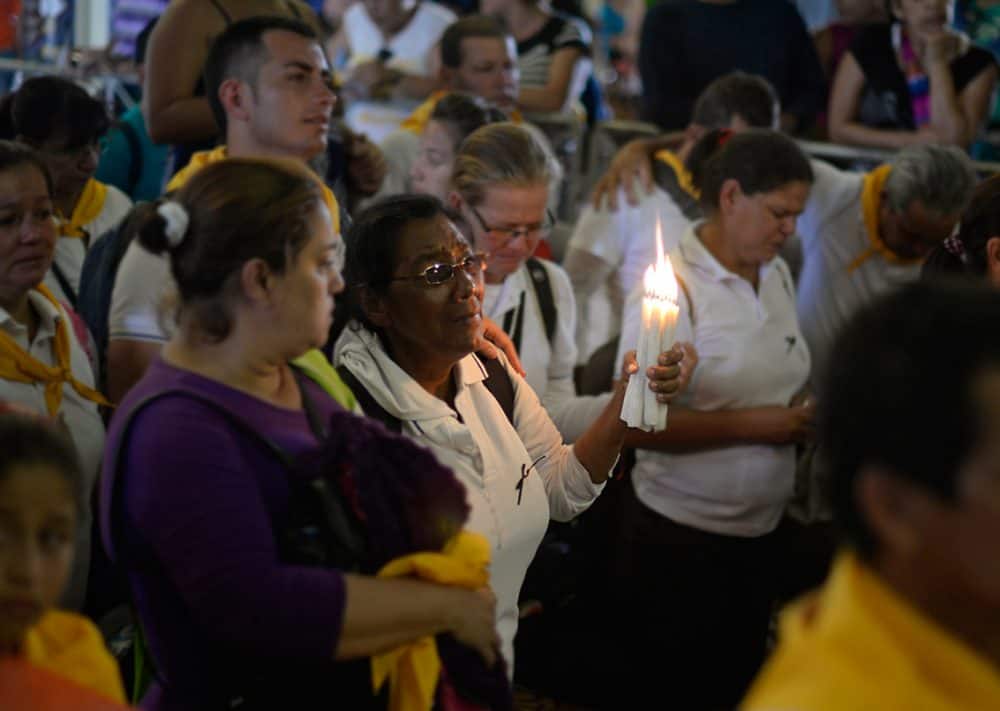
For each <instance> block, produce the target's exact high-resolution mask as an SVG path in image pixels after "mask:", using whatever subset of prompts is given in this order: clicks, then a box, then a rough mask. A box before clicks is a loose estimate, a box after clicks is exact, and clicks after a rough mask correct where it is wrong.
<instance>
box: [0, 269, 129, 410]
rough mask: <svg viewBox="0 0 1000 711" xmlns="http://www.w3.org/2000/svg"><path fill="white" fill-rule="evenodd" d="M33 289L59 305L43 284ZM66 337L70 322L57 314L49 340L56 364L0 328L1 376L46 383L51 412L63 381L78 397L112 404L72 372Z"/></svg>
mask: <svg viewBox="0 0 1000 711" xmlns="http://www.w3.org/2000/svg"><path fill="white" fill-rule="evenodd" d="M35 289H36V291H38V293H40V294H41V295H42V296H44V297H45V299H46V300H47V301H48V302H49V303H51V304H52V305H53V306H55V307H56V309H58V308H59V302H58V301H56V297H54V296H53V295H52V292H51V291H49V290H48V289H47V288H46V287H45V285H44V284H39V285H38V286H37V287H35ZM69 338H70V336H69V324H67V323H66V319H65V318H60V319H59V321H58V322H57V323H56V337H55V340H54V341H53V342H52V351H53V353H52V355H53V356H54V358H55V361H56V364H55V365H45V363H42V362H41V361H40V360H38V359H37V358H35V357H34V356H32V355H31V354H30V353H28V352H27V351H25V350H24V349H23V348H21V346H19V345H18V343H17V341H15V340H14V339H13V338H11V337H10V335H8V334H7V333H4V332H3V331H0V378H3V379H4V380H12V381H14V382H16V383H45V406H46V407H47V408H48V410H49V415H50V416H55V415H56V413H58V412H59V405H60V404H62V397H63V383H69V384H70V385H71V386H72V387H73V389H74V390H76V392H77V393H79V394H80V396H81V397H83V398H86V399H87V400H90V401H91V402H96V403H97V404H98V405H106V406H108V407H111V406H112V405H111V403H110V402H108V401H107V400H106V399H105V398H104V396H103V395H101V394H100V393H99V392H97V391H96V390H94V389H93V388H90V387H88V386H86V385H84V384H83V383H81V382H80V381H79V380H77V379H76V378H75V377H74V376H73V371H72V369H71V368H70V361H69Z"/></svg>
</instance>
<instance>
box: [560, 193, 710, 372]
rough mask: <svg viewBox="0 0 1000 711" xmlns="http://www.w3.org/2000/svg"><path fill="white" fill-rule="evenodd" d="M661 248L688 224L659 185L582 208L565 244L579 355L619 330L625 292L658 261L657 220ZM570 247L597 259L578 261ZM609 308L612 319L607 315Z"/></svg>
mask: <svg viewBox="0 0 1000 711" xmlns="http://www.w3.org/2000/svg"><path fill="white" fill-rule="evenodd" d="M657 219H659V220H660V225H661V227H662V229H663V248H664V249H665V250H666V251H668V252H670V251H671V250H673V249H674V248H675V247H676V246H677V244H678V242H680V239H681V235H683V234H684V230H686V229H687V227H688V225H690V224H691V220H689V219H688V218H687V217H686V216H685V215H684V213H683V212H681V209H680V208H679V207H678V206H677V203H676V202H674V200H673V198H672V197H670V195H669V194H668V193H667V192H665V191H664V190H662V189H661V188H659V187H654V188H653V190H652V192H650V193H645V194H643V195H642V197H641V198H640V200H639V204H638V205H630V204H629V203H628V200H627V199H626V196H625V191H624V189H621V190H619V191H618V209H617V210H614V211H612V210H610V209H609V208H608V207H606V206H605V207H602V208H601V209H600V210H595V209H594V208H593V207H592V206H591V205H588V206H587V207H585V208H584V210H583V212H582V213H581V214H580V218H579V219H578V220H577V223H576V227H574V228H573V235H572V237H570V240H569V244H568V246H567V249H566V255H567V256H566V261H565V266H566V271H567V272H568V273H569V278H570V281H571V282H572V284H573V291H574V294H575V296H576V300H577V328H576V345H577V349H578V350H579V355H580V358H581V359H582V360H586V358H587V357H588V356H589V355H590V354H591V353H592V352H593V351H594V350H595V349H597V348H599V347H600V346H602V345H603V344H604V343H607V342H608V341H609V340H611V339H612V338H614V337H615V336H617V335H618V334H619V332H620V331H621V315H620V313H619V311H620V309H621V307H622V304H623V303H624V301H625V297H626V296H627V295H628V294H630V293H632V289H634V288H635V285H636V284H638V283H639V282H640V281H642V276H643V274H644V273H645V272H646V268H647V267H648V266H649V265H650V264H652V263H653V262H655V261H656V237H655V234H656V233H655V229H656V221H657ZM574 251H580V252H584V253H586V254H587V255H590V256H592V257H594V258H596V259H597V260H599V261H598V262H595V261H594V260H593V259H588V260H577V259H575V258H574V257H573V252H574ZM608 312H610V313H611V318H608V317H607V314H608Z"/></svg>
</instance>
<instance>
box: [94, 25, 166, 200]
mask: <svg viewBox="0 0 1000 711" xmlns="http://www.w3.org/2000/svg"><path fill="white" fill-rule="evenodd" d="M156 22H157V18H153V19H152V20H151V21H150V23H149V24H148V25H146V27H145V28H143V30H142V32H140V33H139V36H138V37H136V40H135V65H136V67H135V68H136V72H137V73H138V75H139V84H140V86H144V85H145V84H146V46H147V44H148V43H149V36H150V35H151V34H152V33H153V28H154V27H155V26H156ZM169 151H170V148H169V146H165V145H157V144H156V143H153V141H152V139H151V138H150V137H149V133H148V132H147V131H146V120H145V119H144V118H143V116H142V105H141V104H136V105H135V106H133V107H132V108H130V109H129V110H128V111H126V112H125V113H124V114H122V115H121V116H120V117H119V118H118V122H117V124H116V125H114V126H112V127H111V130H110V131H108V134H107V135H106V136H105V138H104V150H103V151H102V152H101V162H100V163H99V164H98V165H97V174H96V178H97V179H98V180H100V181H101V182H103V183H108V184H109V185H114V186H115V187H116V188H118V189H119V190H121V191H122V192H123V193H125V194H126V195H128V196H129V197H130V198H131V199H132V200H135V201H139V200H155V199H156V198H158V197H159V196H160V194H161V193H162V192H163V182H164V180H165V179H166V172H167V158H168V153H169Z"/></svg>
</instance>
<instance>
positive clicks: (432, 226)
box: [398, 215, 469, 262]
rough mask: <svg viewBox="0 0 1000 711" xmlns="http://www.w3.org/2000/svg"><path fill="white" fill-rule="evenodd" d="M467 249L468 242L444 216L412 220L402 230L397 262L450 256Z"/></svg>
mask: <svg viewBox="0 0 1000 711" xmlns="http://www.w3.org/2000/svg"><path fill="white" fill-rule="evenodd" d="M468 249H469V242H468V241H467V240H466V239H465V236H464V235H463V234H462V233H461V232H460V231H459V230H458V228H457V227H455V225H454V223H452V221H451V220H449V219H448V218H447V217H445V216H444V215H437V216H435V217H433V218H431V219H424V220H414V221H413V222H411V223H410V224H409V225H407V226H406V228H405V229H404V230H403V234H402V237H401V239H400V244H399V248H398V254H399V261H401V262H402V261H406V260H410V259H416V258H419V257H424V256H439V255H452V254H455V253H456V252H465V251H468Z"/></svg>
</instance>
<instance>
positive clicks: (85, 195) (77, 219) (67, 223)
mask: <svg viewBox="0 0 1000 711" xmlns="http://www.w3.org/2000/svg"><path fill="white" fill-rule="evenodd" d="M107 197H108V186H107V185H105V184H104V183H102V182H99V181H97V180H94V179H93V178H91V179H90V180H88V181H87V184H86V185H84V186H83V192H82V193H80V199H79V200H77V201H76V206H75V207H74V208H73V215H72V216H71V217H70V218H69V220H66V218H65V217H62V218H61V219H60V220H59V235H60V236H61V237H87V236H88V235H87V232H86V230H84V229H83V226H84V225H86V224H89V223H90V222H93V221H94V220H95V219H96V218H97V216H98V215H100V214H101V210H103V209H104V201H105V199H106V198H107Z"/></svg>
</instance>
